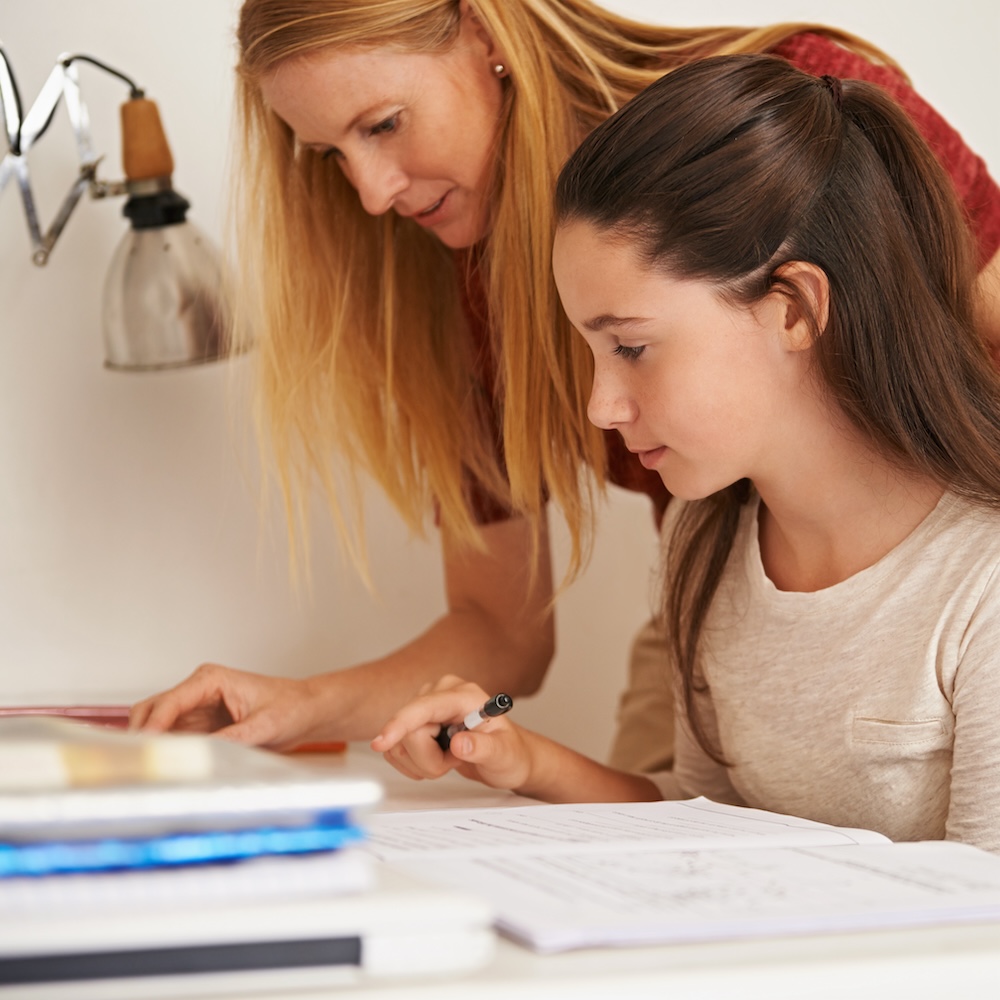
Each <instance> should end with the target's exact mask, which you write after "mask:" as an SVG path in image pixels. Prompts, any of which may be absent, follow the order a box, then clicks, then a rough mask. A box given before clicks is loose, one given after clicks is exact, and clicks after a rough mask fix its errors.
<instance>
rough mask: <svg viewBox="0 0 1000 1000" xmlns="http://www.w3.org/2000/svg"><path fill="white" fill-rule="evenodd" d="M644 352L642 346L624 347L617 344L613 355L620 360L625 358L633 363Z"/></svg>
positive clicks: (643, 346) (644, 348)
mask: <svg viewBox="0 0 1000 1000" xmlns="http://www.w3.org/2000/svg"><path fill="white" fill-rule="evenodd" d="M644 350H646V347H645V345H642V346H641V347H626V346H625V344H619V345H618V346H617V347H616V348H615V349H614V353H615V354H616V355H618V357H620V358H626V359H627V360H628V361H635V360H636V359H637V358H638V357H639V355H640V354H642V352H643V351H644Z"/></svg>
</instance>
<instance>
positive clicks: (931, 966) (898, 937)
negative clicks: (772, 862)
mask: <svg viewBox="0 0 1000 1000" xmlns="http://www.w3.org/2000/svg"><path fill="white" fill-rule="evenodd" d="M304 759H305V760H306V762H308V763H309V764H310V766H317V767H323V768H330V769H334V770H337V771H342V772H344V773H346V774H351V775H366V776H374V777H376V778H377V779H378V780H380V781H381V782H382V784H383V786H384V787H385V790H386V799H385V802H384V803H383V808H386V809H391V810H403V809H438V808H449V807H463V808H470V807H475V806H500V805H514V804H524V803H525V802H526V801H528V800H525V799H521V798H518V797H516V796H512V795H509V794H507V793H497V792H493V791H491V790H489V789H486V788H481V787H479V786H477V785H475V784H474V783H472V782H468V781H465V780H464V779H462V778H460V777H458V776H457V775H451V776H448V777H446V778H444V779H442V780H440V781H436V782H412V781H409V780H407V779H405V778H402V777H401V776H399V775H397V774H396V772H395V771H393V770H392V769H391V768H389V767H388V765H386V764H385V763H384V762H383V761H382V760H381V758H379V757H376V756H374V755H373V754H371V753H370V752H369V751H367V750H366V749H364V748H358V747H352V748H351V749H350V750H349V751H348V753H347V754H345V755H343V756H340V755H338V756H337V757H336V758H333V757H325V758H324V757H316V758H304ZM228 979H229V980H230V982H229V983H228V984H227V993H228V995H229V996H232V997H240V998H249V997H251V996H252V997H253V998H254V1000H279V998H280V1000H319V998H320V997H323V998H325V1000H354V998H358V1000H449V998H455V1000H459V998H462V1000H469V998H470V997H475V998H477V1000H499V998H503V1000H511V998H512V997H515V996H516V997H518V998H519V1000H520V998H522V997H524V998H533V997H545V998H546V1000H551V998H556V1000H560V998H566V1000H570V998H572V1000H589V998H602V1000H607V998H614V997H615V996H616V994H620V995H621V996H622V997H623V998H626V997H627V1000H645V998H647V997H648V998H653V997H656V998H662V997H668V998H669V1000H716V998H723V997H730V996H732V997H739V998H740V1000H756V998H761V1000H763V998H765V997H766V998H767V1000H806V998H808V1000H845V998H847V997H851V998H872V1000H875V998H877V1000H889V998H895V997H906V998H907V1000H939V998H940V997H942V996H955V997H960V998H962V1000H979V998H982V1000H996V998H997V997H998V996H1000V925H997V924H993V925H970V926H964V927H956V926H951V927H941V928H929V929H928V928H922V929H919V930H910V931H893V932H884V931H883V932H871V933H864V934H829V935H822V936H809V937H801V938H780V939H769V940H761V941H739V942H728V943H710V944H699V945H681V946H663V947H654V948H625V949H594V950H587V951H580V952H570V953H563V954H557V955H536V954H534V953H532V952H530V951H527V950H526V949H524V948H521V947H518V946H517V945H514V944H512V943H511V942H509V941H506V940H503V939H500V940H499V942H498V947H497V952H496V956H495V958H494V959H493V961H492V962H491V963H490V965H488V966H487V967H486V968H483V969H481V970H479V971H478V972H476V973H474V974H472V975H467V976H462V977H459V978H452V979H441V978H434V979H433V980H429V979H417V978H406V979H401V980H398V981H396V980H387V979H380V980H378V981H372V982H368V983H362V984H358V983H344V984H342V985H337V986H334V985H333V983H332V982H331V980H330V978H329V977H328V976H325V977H324V978H323V979H322V980H320V981H310V980H309V978H308V977H307V976H306V977H302V978H299V979H298V980H296V979H295V978H294V977H290V976H289V975H287V974H282V975H281V976H280V977H271V976H270V975H267V976H263V975H261V974H247V975H240V976H230V977H228ZM220 985H221V983H220ZM123 986H124V984H123ZM192 987H194V984H193V983H188V984H186V985H185V986H184V987H181V988H178V986H177V985H175V984H171V983H170V981H169V980H167V979H163V980H158V981H157V982H156V983H155V984H154V983H148V985H147V988H145V989H144V990H143V993H142V995H143V997H144V998H153V997H158V998H163V1000H166V998H171V1000H173V998H174V997H177V998H179V997H180V996H182V995H183V997H184V1000H199V998H200V997H202V996H203V995H204V996H206V997H207V996H212V997H219V996H221V995H223V994H221V993H220V992H218V991H213V992H212V993H210V994H209V993H208V992H205V993H204V994H202V993H200V992H199V991H198V989H197V987H194V988H192ZM72 992H73V996H74V997H80V998H86V1000H89V998H90V997H95V998H96V997H97V996H98V994H97V993H91V992H89V991H88V990H86V989H83V990H81V991H79V992H78V991H77V990H75V989H74V990H73V991H72ZM0 995H3V996H4V1000H6V994H0ZM67 995H68V994H67ZM133 995H134V994H133V993H130V992H127V991H125V990H123V991H122V992H120V993H119V992H118V991H115V990H113V991H112V992H111V993H110V994H109V993H108V992H107V990H106V989H105V990H104V991H102V992H100V998H101V1000H116V998H117V997H131V996H133ZM24 996H25V997H26V998H27V997H30V996H32V994H30V993H25V994H24Z"/></svg>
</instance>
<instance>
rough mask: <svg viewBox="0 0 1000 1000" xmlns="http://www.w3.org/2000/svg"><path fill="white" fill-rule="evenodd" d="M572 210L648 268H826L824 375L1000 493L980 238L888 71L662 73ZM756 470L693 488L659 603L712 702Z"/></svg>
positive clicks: (983, 500) (563, 200)
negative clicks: (702, 666) (714, 661)
mask: <svg viewBox="0 0 1000 1000" xmlns="http://www.w3.org/2000/svg"><path fill="white" fill-rule="evenodd" d="M557 211H558V215H559V218H560V219H561V220H572V219H583V220H585V221H587V222H589V223H592V224H593V225H595V226H597V227H599V228H600V229H601V230H606V231H608V232H609V233H611V234H614V235H615V236H616V237H625V238H628V239H630V240H631V241H632V245H633V247H634V248H635V249H636V250H637V252H638V253H639V255H640V259H642V260H643V261H644V262H645V264H646V265H648V266H649V267H650V268H651V269H655V270H657V271H663V272H665V273H669V274H670V275H672V276H676V277H681V278H692V279H701V280H706V281H710V282H712V283H713V285H714V286H715V287H717V288H718V289H720V291H721V292H722V294H723V295H725V296H726V297H727V299H729V300H731V301H732V302H735V303H740V304H745V305H751V304H753V303H755V302H758V301H760V300H761V299H762V298H763V297H764V296H765V295H767V294H769V293H771V292H773V291H775V290H776V289H779V290H781V291H783V292H784V293H785V294H788V295H790V296H796V297H797V298H798V300H799V302H800V303H801V305H802V306H803V308H805V307H806V303H805V302H804V301H803V300H802V298H801V297H800V296H797V290H796V288H795V286H794V285H793V284H791V283H789V282H787V281H783V279H782V268H783V266H784V265H786V264H788V263H789V262H791V261H806V262H809V263H812V264H815V265H816V266H818V267H820V268H822V270H823V271H824V272H825V274H826V276H827V278H828V280H829V284H830V313H829V317H828V320H827V322H826V325H825V327H824V328H823V329H822V330H820V329H817V328H816V324H815V323H814V324H813V325H814V332H815V335H816V336H815V348H814V353H815V365H816V371H817V374H818V377H819V380H820V383H821V384H822V385H824V386H825V388H826V390H827V392H828V393H829V395H830V398H831V399H832V400H834V401H835V402H836V404H837V405H838V406H839V407H840V409H841V410H842V411H843V413H844V414H846V416H847V417H848V419H849V420H850V421H851V422H852V424H853V425H854V426H855V427H856V428H857V429H858V430H860V431H861V432H862V433H863V434H864V436H865V437H866V438H867V439H869V440H870V441H871V442H872V443H873V444H874V446H875V447H876V448H877V449H878V450H879V451H880V452H881V453H882V454H883V455H885V456H886V457H887V459H888V460H890V461H891V462H893V463H896V464H897V465H898V466H899V467H902V468H904V469H906V470H909V471H915V472H917V473H919V474H922V475H924V476H927V477H929V478H930V479H932V480H933V481H936V482H940V483H942V484H946V485H947V486H948V488H949V489H951V490H952V491H954V492H956V493H958V494H959V495H961V496H964V497H966V498H967V499H969V500H970V501H972V502H974V503H976V504H979V505H983V506H988V507H992V508H998V507H1000V380H998V379H997V376H996V372H995V370H994V369H993V367H992V365H991V363H990V360H989V357H988V355H987V352H986V348H985V345H984V344H983V342H982V339H981V338H980V337H979V335H978V334H977V332H976V330H975V328H974V326H973V321H972V309H973V283H974V280H975V275H976V270H975V252H974V244H973V241H972V237H971V233H970V231H969V229H968V227H967V225H966V222H965V219H964V215H963V213H962V210H961V207H960V205H959V203H958V202H957V200H956V197H955V195H954V192H953V188H952V185H951V183H950V181H949V179H948V177H947V175H946V174H945V173H944V171H943V170H942V168H941V167H940V165H939V164H938V161H937V160H936V158H935V157H934V155H933V153H932V152H931V151H930V150H929V149H928V147H927V145H926V144H925V143H924V141H923V139H922V138H921V137H920V135H919V134H918V133H917V131H916V130H915V128H914V127H913V125H912V124H911V123H910V121H909V119H908V118H907V117H906V115H905V113H904V112H903V111H901V110H900V109H899V108H898V107H897V106H896V105H895V103H894V102H893V101H892V100H891V99H890V98H889V96H888V95H886V94H885V93H884V92H883V91H882V90H880V89H879V88H878V87H875V86H873V85H871V84H868V83H864V82H861V81H857V80H847V81H837V80H833V79H831V78H828V77H826V78H823V79H816V78H814V77H811V76H809V75H807V74H805V73H803V72H801V71H799V70H797V69H794V68H793V67H791V66H789V65H788V64H787V63H785V62H784V61H782V60H779V59H775V58H772V57H769V56H751V55H745V56H732V57H724V58H716V59H706V60H703V61H701V62H699V63H696V64H692V65H689V66H686V67H684V68H682V69H679V70H677V71H676V72H674V73H671V74H670V75H669V76H667V77H664V78H663V79H662V80H660V81H659V82H658V83H656V84H654V85H653V86H651V87H650V88H649V89H648V90H646V91H645V92H644V93H642V94H640V95H639V96H638V97H637V98H636V99H635V100H634V101H632V102H631V104H629V105H628V106H626V107H625V108H623V109H622V110H621V111H620V112H619V113H618V114H616V115H615V116H614V117H613V118H611V119H610V120H609V121H607V122H605V123H604V124H603V125H602V126H600V127H599V128H598V129H597V130H596V131H595V132H593V133H592V134H591V135H590V136H589V137H588V138H587V139H586V140H585V141H584V143H583V144H582V145H581V147H580V149H579V150H577V152H576V153H575V154H574V155H573V156H572V157H571V159H570V160H569V162H568V163H567V165H566V167H565V169H564V170H563V172H562V174H561V176H560V178H559V183H558V188H557ZM749 496H750V484H749V483H748V482H747V481H741V482H738V483H734V484H733V485H731V486H730V487H728V488H727V489H725V490H722V491H720V492H719V493H717V494H714V495H713V496H711V497H709V498H707V499H705V500H703V501H698V502H694V503H690V504H687V505H686V506H685V509H684V510H683V512H682V513H681V515H680V516H679V518H678V522H677V526H676V529H675V532H674V534H673V535H672V536H671V538H670V544H669V548H668V554H667V559H666V565H665V599H664V616H665V622H666V625H667V628H668V632H669V639H670V643H671V646H672V648H673V652H674V656H675V658H676V662H677V665H678V667H679V669H680V676H681V680H682V686H683V692H684V705H685V708H686V711H687V713H688V718H689V720H690V721H691V724H692V729H693V731H694V733H695V735H696V736H697V738H698V739H699V742H701V744H702V746H703V747H704V748H705V749H706V750H707V751H708V752H709V753H711V754H712V755H713V756H714V757H715V758H716V759H717V760H721V759H722V758H721V756H720V750H719V748H717V747H713V746H711V745H710V741H709V740H708V739H707V737H706V734H705V730H704V727H703V725H702V723H701V721H700V720H699V718H698V711H697V701H698V699H697V697H696V696H697V694H698V693H699V692H700V691H701V690H703V689H704V684H703V680H702V678H701V676H700V673H699V669H698V659H697V652H698V642H699V636H700V634H701V631H702V628H703V625H704V623H705V620H706V616H707V615H708V612H709V609H710V607H711V604H712V600H713V597H714V595H715V591H716V588H717V586H718V584H719V580H720V578H721V575H722V572H723V570H724V568H725V565H726V561H727V559H728V557H729V555H730V550H731V548H732V544H733V538H734V534H735V531H736V527H737V524H738V521H739V515H740V508H741V506H742V505H743V504H744V503H745V502H746V501H747V499H748V497H749Z"/></svg>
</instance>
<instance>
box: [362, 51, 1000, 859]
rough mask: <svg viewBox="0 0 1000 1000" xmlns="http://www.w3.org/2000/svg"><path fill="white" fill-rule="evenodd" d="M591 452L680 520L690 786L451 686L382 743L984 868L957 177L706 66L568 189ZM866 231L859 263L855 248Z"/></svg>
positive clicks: (669, 553)
mask: <svg viewBox="0 0 1000 1000" xmlns="http://www.w3.org/2000/svg"><path fill="white" fill-rule="evenodd" d="M557 203H558V209H559V218H560V225H559V228H558V230H557V235H556V240H555V249H554V251H553V270H554V272H555V278H556V283H557V285H558V287H559V293H560V296H561V298H562V301H563V304H564V305H565V307H566V312H567V314H568V315H569V317H570V318H571V319H572V321H573V323H574V326H575V327H576V328H577V329H578V330H579V331H580V333H581V334H582V339H583V340H584V341H585V342H586V343H587V344H588V346H589V347H590V349H591V350H592V351H593V354H594V359H595V376H594V384H593V391H592V394H591V398H590V416H591V419H592V420H594V422H595V423H596V424H597V425H598V426H600V427H602V428H606V429H609V430H614V431H616V432H618V433H619V434H621V436H622V437H623V439H624V440H625V441H626V443H627V445H628V447H629V449H631V450H633V451H635V452H636V453H638V454H639V456H640V458H641V460H642V463H643V465H644V466H645V467H646V468H650V469H655V470H656V472H657V473H658V474H659V475H660V477H661V478H662V479H663V482H664V484H665V485H666V486H667V488H668V489H669V490H670V491H671V493H672V494H673V495H674V496H675V497H677V498H678V499H676V500H675V501H674V502H673V503H672V504H671V506H670V509H669V510H668V512H667V516H666V520H665V528H664V536H665V546H666V559H665V598H664V605H663V608H664V612H663V614H664V621H665V622H666V625H667V634H668V635H669V636H670V640H671V641H670V647H671V653H672V661H673V664H674V666H675V671H676V677H677V686H678V689H679V691H680V692H681V697H680V698H679V700H678V705H679V706H680V707H681V711H680V720H679V721H680V723H681V725H680V726H679V733H680V734H681V736H682V738H681V739H680V740H679V741H678V744H677V754H678V757H677V766H676V768H675V770H674V771H673V772H672V773H670V774H667V775H663V776H658V778H656V777H654V776H646V775H638V774H634V773H628V772H625V771H620V770H614V769H612V768H609V767H605V766H603V765H600V764H598V763H596V762H594V761H591V760H588V759H586V758H584V757H582V756H581V755H579V754H577V753H574V752H573V751H571V750H569V749H567V748H566V747H562V746H559V745H558V744H555V743H553V742H552V741H550V740H547V739H545V738H544V737H542V736H540V735H538V734H536V733H531V732H528V731H526V730H523V729H521V728H520V727H519V726H517V724H516V723H514V722H512V721H510V717H509V716H504V717H503V718H495V719H491V720H488V721H487V722H486V723H485V724H484V725H483V726H482V727H478V728H476V729H475V731H474V732H462V733H459V734H458V735H457V736H455V737H453V738H452V740H451V747H450V751H449V752H444V751H442V750H441V749H440V748H439V746H438V744H437V742H436V740H435V739H434V736H435V735H436V734H437V732H438V730H439V727H440V726H441V725H443V724H447V723H451V722H453V721H455V720H456V719H461V718H462V717H463V716H464V715H465V714H466V713H467V712H469V711H470V710H472V709H474V708H475V707H478V705H480V704H482V699H483V696H484V692H483V690H482V689H481V688H478V687H477V686H475V685H470V684H462V683H459V682H457V681H456V680H455V679H453V678H452V679H449V680H447V681H445V682H444V683H442V684H441V685H439V690H438V691H436V692H435V693H433V694H429V695H426V696H423V697H422V698H420V699H418V700H417V701H415V702H413V703H411V704H410V705H409V706H407V707H405V708H403V709H402V710H401V711H400V712H399V713H398V714H397V716H396V717H395V718H394V719H392V720H390V722H388V723H387V725H386V726H385V728H384V729H383V731H382V733H381V734H380V735H379V736H378V737H377V738H376V739H375V740H374V741H373V744H372V745H373V747H374V748H375V749H378V750H381V751H383V752H385V753H386V754H387V756H388V758H389V759H390V761H392V762H393V763H394V764H396V766H397V767H398V768H399V769H400V770H401V771H403V772H404V773H407V774H410V775H412V776H414V777H424V776H435V775H437V774H440V773H441V772H442V771H444V770H447V769H448V768H450V767H453V766H457V767H459V768H460V769H461V770H462V771H463V772H464V773H465V774H467V775H468V776H470V777H474V778H478V779H479V780H481V781H485V782H486V783H487V784H489V785H493V786H497V787H502V788H513V789H515V790H517V791H519V792H520V793H522V794H527V795H533V796H536V797H539V798H543V799H546V800H550V801H561V802H567V801H624V800H648V799H656V798H660V797H664V796H666V797H672V796H684V797H687V796H697V795H704V796H708V797H709V798H712V799H715V800H717V801H728V802H732V803H735V804H743V805H749V806H753V807H757V808H762V809H767V810H772V811H774V812H779V813H785V814H792V815H797V816H805V817H807V818H810V819H814V820H819V821H823V822H828V823H833V824H835V825H837V826H847V827H862V828H866V829H875V830H879V831H880V832H882V833H884V834H886V835H887V836H889V837H890V838H892V839H893V840H928V839H940V838H948V839H954V840H961V841H965V842H968V843H972V844H976V845H978V846H981V847H985V848H987V849H990V850H993V851H1000V722H998V721H997V717H996V708H995V706H996V704H997V699H998V698H1000V662H998V659H997V655H996V650H997V642H998V641H1000V614H998V611H1000V379H998V378H997V375H996V371H995V369H994V368H993V366H992V364H991V361H990V358H989V355H988V352H987V351H986V349H985V346H984V344H983V343H982V340H981V339H980V338H979V337H978V335H977V334H976V331H975V329H974V324H973V279H974V275H975V268H974V259H975V258H974V249H973V247H972V245H971V241H970V240H969V234H968V231H967V228H966V225H965V221H964V219H963V217H962V211H961V209H960V207H959V205H958V204H957V202H956V200H955V197H954V194H953V192H952V190H951V189H950V185H949V182H948V179H947V177H946V176H945V174H944V173H943V171H942V170H941V168H940V165H939V164H938V163H937V162H936V160H935V159H934V156H933V154H932V153H931V152H930V150H929V149H928V148H927V146H926V144H925V143H924V142H923V141H922V139H921V138H920V136H919V134H918V133H917V132H916V130H915V129H914V128H913V126H912V125H911V124H910V122H909V121H908V120H907V119H906V116H905V115H904V114H903V113H902V112H901V111H900V109H899V108H898V107H897V106H895V105H894V104H893V103H892V101H891V100H890V99H889V98H888V97H887V96H886V95H885V94H884V93H883V92H882V91H880V90H879V89H878V88H877V87H873V86H872V85H870V84H867V83H865V82H863V81H857V80H846V81H840V80H838V79H837V78H835V77H831V76H825V77H823V78H822V79H816V78H815V77H812V76H809V75H807V74H805V73H802V72H800V71H799V70H796V69H795V68H793V67H791V66H789V65H788V64H787V63H786V62H784V61H782V60H779V59H775V58H773V57H769V56H761V55H757V56H753V55H745V56H730V57H721V58H715V59H705V60H701V61H699V62H697V63H694V64H692V65H690V66H686V67H684V68H682V69H679V70H678V71H676V72H675V73H672V74H670V75H669V76H667V77H664V78H663V79H662V80H660V81H659V82H658V83H656V84H654V85H653V86H652V87H650V88H649V89H648V90H646V91H645V92H644V93H642V94H641V95H639V96H638V97H637V98H636V99H635V100H634V101H632V102H631V103H630V104H629V105H627V106H626V107H625V108H624V109H623V110H622V111H621V112H619V113H618V114H617V115H615V116H614V117H613V118H612V119H611V120H609V121H608V122H606V123H605V124H604V125H602V126H600V127H599V128H598V129H597V130H596V131H595V132H594V133H593V134H592V135H591V136H590V137H589V138H588V139H587V140H585V142H584V143H583V145H582V146H581V147H580V149H579V150H578V151H577V152H576V153H575V154H574V155H573V157H572V158H571V159H570V161H569V163H568V164H567V166H566V167H565V169H564V170H563V172H562V174H561V177H560V181H559V187H558V194H557ZM861 231H863V232H864V233H865V239H864V240H859V239H858V233H859V232H861Z"/></svg>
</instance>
